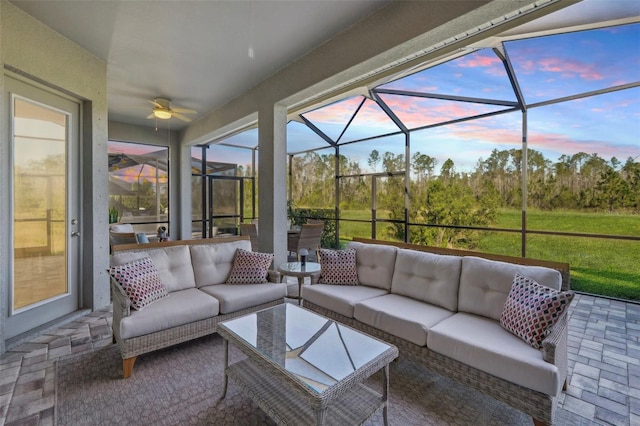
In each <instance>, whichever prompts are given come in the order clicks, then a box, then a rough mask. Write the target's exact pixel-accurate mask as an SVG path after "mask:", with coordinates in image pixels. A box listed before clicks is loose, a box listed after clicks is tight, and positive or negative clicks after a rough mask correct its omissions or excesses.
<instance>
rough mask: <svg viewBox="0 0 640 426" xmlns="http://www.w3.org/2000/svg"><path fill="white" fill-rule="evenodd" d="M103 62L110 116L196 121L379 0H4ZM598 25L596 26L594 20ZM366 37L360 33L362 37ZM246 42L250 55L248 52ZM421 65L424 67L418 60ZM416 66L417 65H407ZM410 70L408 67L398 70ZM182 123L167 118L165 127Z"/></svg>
mask: <svg viewBox="0 0 640 426" xmlns="http://www.w3.org/2000/svg"><path fill="white" fill-rule="evenodd" d="M11 2H12V3H13V4H15V5H16V6H18V7H19V8H21V9H22V10H24V11H25V12H27V13H29V14H30V15H32V16H33V17H35V18H37V19H38V20H40V21H42V22H43V23H45V24H46V25H47V26H49V27H51V28H53V29H54V30H56V31H57V32H59V33H60V34H62V35H64V36H65V37H67V38H69V39H70V40H72V41H74V42H76V43H77V44H79V45H80V46H82V47H84V48H85V49H87V50H89V51H90V52H93V53H94V54H95V55H96V56H98V57H99V58H101V59H103V60H104V61H105V62H107V64H108V66H107V91H108V104H109V120H110V121H117V122H122V123H131V124H137V125H143V126H148V127H153V126H154V125H155V120H148V119H147V118H146V117H147V116H148V115H149V114H150V113H151V109H152V106H151V104H149V103H148V102H147V100H152V99H154V98H156V97H166V98H169V99H171V100H172V106H174V107H185V108H190V109H195V110H197V111H198V114H197V115H196V116H192V117H193V118H194V119H195V118H199V117H202V116H204V115H205V114H206V113H207V112H209V111H211V110H213V109H215V108H218V107H220V106H222V105H224V104H226V103H227V102H229V101H230V100H232V99H234V98H236V97H237V96H239V95H241V94H243V93H245V92H246V91H248V90H249V89H251V88H253V87H254V86H256V85H257V84H258V83H260V82H261V81H262V80H264V79H265V78H267V77H268V76H270V75H272V74H274V73H275V72H277V71H278V70H280V69H282V68H284V67H285V66H286V65H288V64H290V63H291V62H293V61H295V60H296V59H298V58H300V57H301V56H303V55H304V54H305V53H307V52H309V51H310V50H312V49H314V48H316V47H318V46H319V45H321V44H322V43H324V42H326V41H328V40H329V39H331V38H332V37H333V36H335V35H336V34H338V33H340V32H342V31H344V30H346V29H347V28H349V27H350V26H352V25H353V24H355V23H356V22H358V21H360V20H361V19H363V18H365V17H366V16H368V15H370V14H372V13H374V12H376V11H377V10H379V9H380V8H382V7H384V6H385V5H386V4H388V3H390V1H381V0H346V1H344V0H343V1H337V0H295V1H291V0H288V1H285V0H282V1H275V0H257V1H240V0H200V1H192V0H171V1H164V0H163V1H145V0H140V1H137V0H110V1H103V0H83V1H69V0H11ZM639 16H640V1H638V0H584V1H582V2H580V3H578V4H575V5H571V6H569V7H567V8H566V9H564V10H560V11H558V12H556V13H552V14H550V15H547V16H544V17H542V18H540V19H538V20H536V21H533V22H529V23H527V24H525V25H522V26H520V27H516V28H513V29H511V30H508V31H505V32H504V33H502V34H500V35H498V36H496V37H491V38H489V39H486V40H484V41H483V42H479V43H477V45H478V46H481V47H487V46H484V45H485V44H488V45H495V44H496V43H498V42H499V41H501V40H504V39H505V38H507V39H508V38H511V37H521V36H523V35H530V34H536V33H538V34H539V33H541V32H548V31H551V32H553V31H554V30H555V29H557V28H562V27H574V28H577V27H582V26H585V25H586V26H589V25H593V24H596V23H598V22H604V21H608V22H611V21H616V20H621V19H627V20H628V19H629V18H631V20H633V21H637V20H638V19H640V18H639ZM596 25H597V24H596ZM363 42H366V40H363ZM249 48H252V49H253V52H254V58H250V57H249ZM423 66H424V65H423ZM413 71H415V69H414V70H413ZM405 72H410V71H408V70H407V71H405ZM185 125H186V123H184V122H182V121H179V120H177V119H175V118H172V119H171V128H172V129H174V130H179V129H181V128H183V127H184V126H185Z"/></svg>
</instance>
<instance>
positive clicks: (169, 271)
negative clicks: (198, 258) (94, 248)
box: [111, 246, 196, 293]
mask: <svg viewBox="0 0 640 426" xmlns="http://www.w3.org/2000/svg"><path fill="white" fill-rule="evenodd" d="M143 247H144V246H143ZM143 257H150V258H151V260H152V261H153V264H154V265H155V267H156V269H157V270H158V276H160V280H162V283H163V284H164V286H165V287H166V288H167V291H168V292H169V293H171V292H172V291H177V290H184V289H187V288H193V287H195V286H196V281H195V278H194V275H193V267H192V266H191V254H190V253H189V247H188V246H173V247H163V248H157V249H140V250H136V251H133V250H132V251H123V252H117V253H115V254H114V255H113V256H111V266H117V265H122V264H125V263H129V262H131V261H133V260H138V259H142V258H143Z"/></svg>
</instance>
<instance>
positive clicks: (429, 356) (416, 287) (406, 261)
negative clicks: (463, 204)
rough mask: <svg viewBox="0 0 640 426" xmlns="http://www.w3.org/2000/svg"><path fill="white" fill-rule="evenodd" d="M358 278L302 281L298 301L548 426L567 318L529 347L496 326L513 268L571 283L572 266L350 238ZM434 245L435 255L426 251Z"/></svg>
mask: <svg viewBox="0 0 640 426" xmlns="http://www.w3.org/2000/svg"><path fill="white" fill-rule="evenodd" d="M347 247H350V248H354V249H355V250H356V270H357V275H358V281H359V285H334V284H317V280H314V281H316V282H314V283H312V284H313V285H310V286H305V288H304V306H305V307H306V308H309V309H312V310H314V311H316V312H318V313H320V314H322V315H325V316H327V317H330V318H332V319H335V320H337V321H340V322H343V323H345V324H347V325H350V326H352V327H354V328H357V329H360V330H362V331H364V332H366V333H369V334H371V335H374V336H376V337H379V338H381V339H383V340H386V341H388V342H391V343H393V344H395V345H396V346H398V348H399V349H400V355H401V356H403V355H404V356H408V357H411V358H412V359H414V360H417V361H418V362H420V363H422V364H423V365H425V366H426V367H427V368H429V369H431V370H433V371H436V372H438V373H440V374H443V375H445V376H448V377H450V378H451V379H453V380H456V381H458V382H460V383H463V384H465V385H468V386H471V387H474V388H476V389H478V390H480V391H482V392H484V393H486V394H488V395H490V396H491V397H493V398H495V399H497V400H500V401H503V402H505V403H507V404H509V405H511V406H513V407H515V408H516V409H519V410H521V411H523V412H525V413H527V414H529V415H531V416H532V418H533V422H534V424H536V425H540V424H552V421H553V417H554V409H555V407H556V401H557V397H558V396H559V394H560V392H561V391H562V389H563V388H564V389H565V390H566V379H567V319H566V315H563V317H562V318H561V319H560V320H559V322H557V323H556V325H555V326H554V327H553V329H552V330H551V332H550V333H549V334H548V335H547V337H546V338H545V340H544V341H543V343H542V348H541V349H535V348H534V347H532V346H531V345H529V344H528V343H526V342H525V341H523V340H522V339H521V338H519V337H517V336H516V335H514V334H512V333H510V332H509V331H507V330H505V329H504V328H502V327H501V325H500V315H501V313H502V309H503V306H504V304H505V301H506V300H507V297H508V294H509V290H510V288H511V284H512V282H513V279H514V275H515V272H516V271H518V272H520V273H521V274H522V275H525V276H528V277H530V278H532V279H534V280H535V281H537V282H538V283H540V284H543V285H546V286H549V287H553V288H555V289H556V290H560V289H563V290H568V288H569V265H567V264H564V263H556V262H545V261H538V260H533V259H526V258H516V257H513V258H512V257H505V256H495V255H483V254H479V253H475V252H466V251H459V250H447V249H439V248H432V247H425V246H415V245H410V244H402V243H397V244H394V243H389V242H382V243H381V242H378V241H375V240H366V239H354V241H353V242H350V243H349V244H348V245H347ZM429 251H431V252H429Z"/></svg>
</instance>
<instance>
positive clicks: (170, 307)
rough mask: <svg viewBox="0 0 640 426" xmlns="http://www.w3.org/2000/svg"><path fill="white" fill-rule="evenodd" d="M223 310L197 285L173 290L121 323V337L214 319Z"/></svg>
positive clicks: (134, 312) (140, 334)
mask: <svg viewBox="0 0 640 426" xmlns="http://www.w3.org/2000/svg"><path fill="white" fill-rule="evenodd" d="M218 313H219V303H218V301H217V300H216V299H215V298H213V297H211V296H209V295H207V294H204V293H203V292H201V291H200V290H198V289H195V288H189V289H186V290H178V291H173V292H171V293H169V295H168V296H167V297H165V298H163V299H160V300H156V301H155V302H153V303H152V304H150V305H148V306H147V307H145V308H144V309H143V310H141V311H131V315H130V316H128V317H125V318H122V321H121V322H120V337H122V338H123V339H130V338H132V337H138V336H144V335H145V334H150V333H154V332H156V331H162V330H167V329H169V328H172V327H177V326H181V325H185V324H189V323H191V322H194V321H200V320H203V319H206V318H211V317H214V316H216V315H218Z"/></svg>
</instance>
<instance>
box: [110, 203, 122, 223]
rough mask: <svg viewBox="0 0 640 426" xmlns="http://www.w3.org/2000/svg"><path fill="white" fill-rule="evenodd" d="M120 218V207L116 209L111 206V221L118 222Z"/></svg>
mask: <svg viewBox="0 0 640 426" xmlns="http://www.w3.org/2000/svg"><path fill="white" fill-rule="evenodd" d="M119 219H120V213H119V212H118V209H116V208H115V207H111V208H109V223H110V224H111V223H118V220H119Z"/></svg>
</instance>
